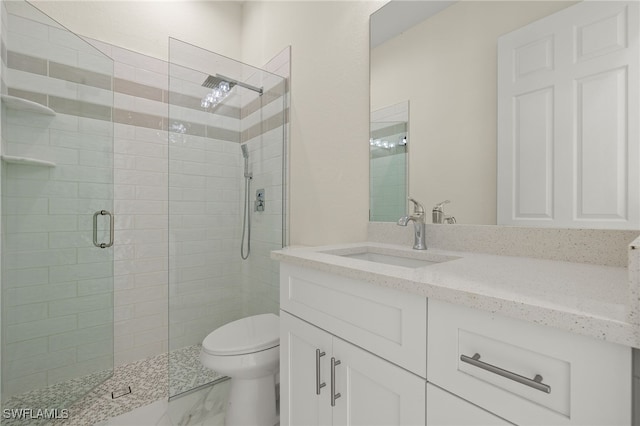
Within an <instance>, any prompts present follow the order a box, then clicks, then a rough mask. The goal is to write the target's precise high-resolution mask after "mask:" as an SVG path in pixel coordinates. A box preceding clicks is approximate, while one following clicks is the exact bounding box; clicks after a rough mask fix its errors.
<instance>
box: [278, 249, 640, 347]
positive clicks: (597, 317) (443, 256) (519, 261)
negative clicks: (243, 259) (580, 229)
mask: <svg viewBox="0 0 640 426" xmlns="http://www.w3.org/2000/svg"><path fill="white" fill-rule="evenodd" d="M362 252H369V253H379V254H386V255H391V256H399V257H411V258H414V259H423V260H431V261H436V262H438V263H434V264H431V265H429V266H424V267H418V268H408V267H401V266H395V265H388V264H383V263H378V262H371V261H368V260H361V259H355V258H350V257H346V256H344V255H345V254H353V253H362ZM271 257H272V259H274V260H279V261H281V262H287V263H291V264H294V265H299V266H303V267H308V268H312V269H317V270H321V271H325V272H330V273H334V274H338V275H342V276H345V277H348V278H352V279H358V280H362V281H366V282H369V283H371V284H374V285H380V286H384V287H389V288H393V289H397V290H399V291H405V292H409V293H414V294H416V295H418V296H423V297H428V298H433V299H439V300H444V301H447V302H451V303H457V304H460V305H464V306H468V307H471V308H476V309H481V310H485V311H489V312H495V313H497V314H501V315H505V316H507V317H511V318H517V319H522V320H525V321H530V322H534V323H536V324H541V325H545V326H550V327H555V328H560V329H563V330H567V331H570V332H574V333H578V334H582V335H586V336H591V337H595V338H598V339H602V340H606V341H610V342H613V343H619V344H622V345H625V346H631V347H636V348H640V327H639V326H638V325H634V324H631V323H629V322H628V319H629V318H630V313H629V311H630V310H631V309H632V304H631V302H630V288H629V274H628V269H627V268H623V267H613V266H601V265H590V264H581V263H571V262H561V261H554V260H543V259H533V258H528V257H513V256H498V255H490V254H480V253H471V252H454V251H445V250H437V249H429V250H426V251H418V250H412V249H411V248H410V247H404V246H398V245H392V244H384V243H372V242H365V243H353V244H340V245H331V246H321V247H304V248H285V249H282V250H277V251H274V252H272V254H271Z"/></svg>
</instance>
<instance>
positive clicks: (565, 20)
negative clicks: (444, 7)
mask: <svg viewBox="0 0 640 426" xmlns="http://www.w3.org/2000/svg"><path fill="white" fill-rule="evenodd" d="M638 10H639V9H638V4H637V3H636V2H582V3H579V4H577V5H574V6H572V7H569V8H567V9H564V10H562V11H560V12H558V13H555V14H553V15H550V16H548V17H546V18H543V19H541V20H539V21H536V22H534V23H532V24H530V25H528V26H526V27H523V28H521V29H519V30H516V31H514V32H512V33H509V34H506V35H504V36H502V37H501V38H500V39H499V42H498V224H499V225H538V226H556V227H607V228H638V227H639V226H640V207H639V205H640V182H639V180H640V176H639V175H638V169H639V168H640V157H639V155H638V147H639V133H638V118H637V117H638V116H639V114H640V110H639V108H638V102H639V96H638V93H639V86H638V78H639V73H638V70H639V66H638V63H639V58H640V55H639V54H638V37H637V34H638V13H639V12H638Z"/></svg>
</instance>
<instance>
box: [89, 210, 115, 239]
mask: <svg viewBox="0 0 640 426" xmlns="http://www.w3.org/2000/svg"><path fill="white" fill-rule="evenodd" d="M98 216H109V242H108V243H99V242H98ZM93 245H94V246H96V247H99V248H107V247H111V246H112V245H113V215H112V214H111V212H109V211H107V210H99V211H97V212H95V213H94V214H93Z"/></svg>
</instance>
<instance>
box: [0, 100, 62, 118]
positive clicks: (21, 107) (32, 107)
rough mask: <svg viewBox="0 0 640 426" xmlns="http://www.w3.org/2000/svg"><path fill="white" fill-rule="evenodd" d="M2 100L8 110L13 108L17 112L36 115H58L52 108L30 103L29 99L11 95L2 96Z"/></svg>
mask: <svg viewBox="0 0 640 426" xmlns="http://www.w3.org/2000/svg"><path fill="white" fill-rule="evenodd" d="M0 98H2V103H3V104H4V105H6V106H7V108H11V109H14V110H17V111H25V112H32V113H35V114H42V115H50V116H55V115H56V112H55V111H54V110H52V109H51V108H49V107H46V106H44V105H42V104H39V103H37V102H33V101H30V100H28V99H23V98H18V97H16V96H10V95H0Z"/></svg>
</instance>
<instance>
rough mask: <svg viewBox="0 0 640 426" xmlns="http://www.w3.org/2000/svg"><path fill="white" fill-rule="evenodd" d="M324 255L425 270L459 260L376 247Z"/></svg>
mask: <svg viewBox="0 0 640 426" xmlns="http://www.w3.org/2000/svg"><path fill="white" fill-rule="evenodd" d="M324 253H326V254H331V255H334V256H340V257H347V258H350V259H358V260H366V261H367V262H373V263H382V264H385V265H393V266H401V267H403V268H423V267H425V266H430V265H435V264H437V263H442V262H447V261H449V260H454V259H458V258H457V257H453V256H445V255H442V254H436V253H431V252H428V251H413V250H411V251H406V250H398V249H391V248H381V247H375V246H363V247H350V248H348V249H347V248H345V249H337V250H331V251H325V252H324Z"/></svg>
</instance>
